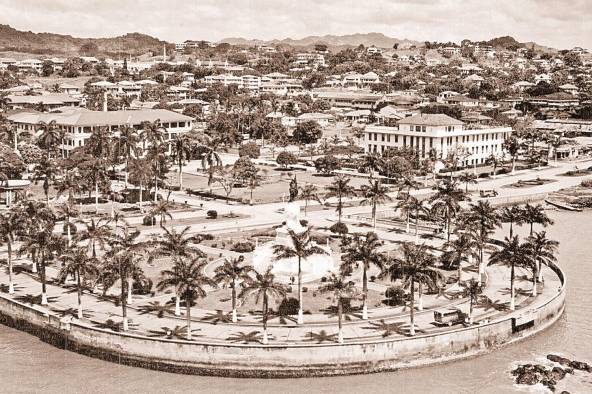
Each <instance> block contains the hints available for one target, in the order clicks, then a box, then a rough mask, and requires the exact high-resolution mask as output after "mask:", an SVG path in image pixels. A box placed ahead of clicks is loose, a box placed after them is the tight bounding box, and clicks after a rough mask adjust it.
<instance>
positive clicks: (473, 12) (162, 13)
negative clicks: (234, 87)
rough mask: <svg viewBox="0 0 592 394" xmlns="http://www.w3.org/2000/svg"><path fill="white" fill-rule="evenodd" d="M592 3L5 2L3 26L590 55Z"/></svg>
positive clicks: (1, 3) (0, 8)
mask: <svg viewBox="0 0 592 394" xmlns="http://www.w3.org/2000/svg"><path fill="white" fill-rule="evenodd" d="M591 20H592V0H357V1H351V0H135V1H131V0H90V1H81V0H0V23H3V24H9V25H11V26H13V27H15V28H17V29H21V30H31V31H34V32H53V33H61V34H71V35H73V36H79V37H109V36H115V35H121V34H124V33H127V32H141V33H146V34H150V35H153V36H156V37H158V38H161V39H164V40H167V41H171V42H177V41H183V40H186V39H206V40H213V41H216V40H220V39H222V38H225V37H239V36H240V37H245V38H261V39H272V38H286V37H291V38H301V37H304V36H307V35H324V34H350V33H368V32H380V33H384V34H386V35H388V36H391V37H396V38H401V39H402V38H409V39H415V40H419V41H425V40H430V41H435V40H438V41H448V40H450V41H457V42H458V41H460V40H462V39H463V38H470V39H474V40H480V39H489V38H492V37H495V36H500V35H512V36H514V37H515V38H516V39H518V41H522V42H524V41H536V42H538V43H540V44H543V45H549V46H554V47H557V48H560V49H561V48H571V47H573V46H576V45H577V46H583V47H587V48H592V23H591Z"/></svg>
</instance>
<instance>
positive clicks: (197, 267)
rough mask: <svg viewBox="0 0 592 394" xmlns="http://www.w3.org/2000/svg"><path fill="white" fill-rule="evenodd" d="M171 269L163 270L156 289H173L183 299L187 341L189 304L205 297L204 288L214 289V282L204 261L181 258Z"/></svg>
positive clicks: (189, 334)
mask: <svg viewBox="0 0 592 394" xmlns="http://www.w3.org/2000/svg"><path fill="white" fill-rule="evenodd" d="M173 264H174V266H173V269H170V270H163V271H162V272H161V275H162V277H163V280H162V281H160V282H159V283H158V285H157V288H158V289H160V290H163V289H165V288H167V287H174V288H175V289H176V291H178V292H179V294H181V296H182V297H183V298H184V299H185V311H186V312H185V316H186V317H187V340H188V341H190V340H191V303H192V302H193V301H194V300H195V299H196V298H203V297H205V296H206V290H205V287H206V286H211V287H214V288H215V287H216V282H215V281H214V280H212V279H211V278H209V277H208V276H207V275H206V274H205V273H204V269H205V268H206V266H207V265H208V262H207V260H205V259H201V258H199V259H192V260H190V261H187V259H185V258H183V257H177V258H175V259H174V260H173Z"/></svg>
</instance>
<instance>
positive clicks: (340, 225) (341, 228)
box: [329, 222, 349, 235]
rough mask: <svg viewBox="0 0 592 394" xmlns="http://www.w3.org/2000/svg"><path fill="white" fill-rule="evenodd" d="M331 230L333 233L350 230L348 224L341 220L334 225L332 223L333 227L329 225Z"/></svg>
mask: <svg viewBox="0 0 592 394" xmlns="http://www.w3.org/2000/svg"><path fill="white" fill-rule="evenodd" d="M329 230H330V231H331V232H332V233H333V234H340V235H343V234H347V233H348V232H349V230H348V228H347V225H346V224H345V223H341V222H337V223H335V224H334V225H332V226H331V227H329Z"/></svg>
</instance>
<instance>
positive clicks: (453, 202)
mask: <svg viewBox="0 0 592 394" xmlns="http://www.w3.org/2000/svg"><path fill="white" fill-rule="evenodd" d="M465 199H466V194H465V192H463V191H462V190H460V189H459V188H458V186H457V184H456V182H454V181H450V180H448V179H447V180H444V181H443V182H442V183H441V184H439V185H438V186H437V187H436V193H435V194H434V195H433V196H432V198H431V201H432V203H433V204H432V209H433V210H434V211H435V212H437V213H441V214H442V215H443V217H444V220H445V222H446V240H447V241H450V233H451V232H452V219H453V218H454V217H456V215H457V213H458V211H459V210H460V204H459V202H460V201H463V200H465Z"/></svg>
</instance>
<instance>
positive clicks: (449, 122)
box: [397, 114, 464, 126]
mask: <svg viewBox="0 0 592 394" xmlns="http://www.w3.org/2000/svg"><path fill="white" fill-rule="evenodd" d="M397 123H398V124H408V125H425V126H458V125H463V124H464V123H463V122H461V121H460V120H458V119H454V118H452V117H450V116H448V115H445V114H417V115H413V116H409V117H406V118H403V119H401V120H400V121H399V122H397Z"/></svg>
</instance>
